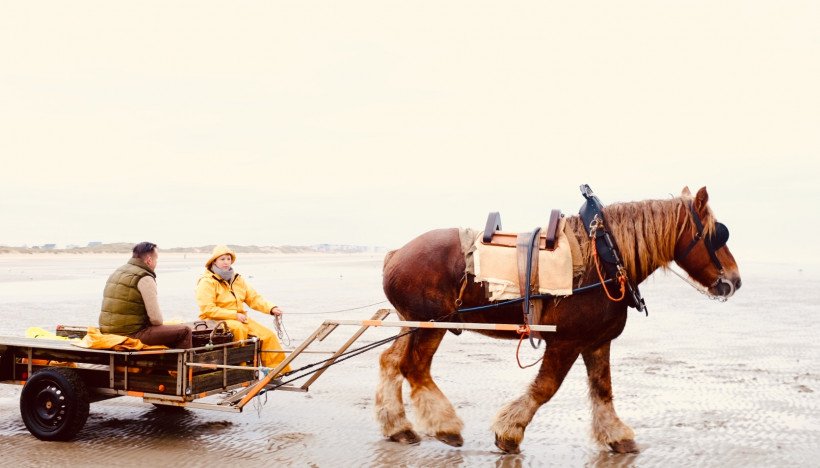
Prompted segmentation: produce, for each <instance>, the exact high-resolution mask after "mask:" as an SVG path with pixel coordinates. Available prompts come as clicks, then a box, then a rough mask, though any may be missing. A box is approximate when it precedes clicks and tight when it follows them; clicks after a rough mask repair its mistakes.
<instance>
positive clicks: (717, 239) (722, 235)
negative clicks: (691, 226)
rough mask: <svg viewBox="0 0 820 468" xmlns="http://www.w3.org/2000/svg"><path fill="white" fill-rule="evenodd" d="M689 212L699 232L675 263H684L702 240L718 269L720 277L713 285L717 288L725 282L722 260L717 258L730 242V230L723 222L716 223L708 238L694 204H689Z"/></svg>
mask: <svg viewBox="0 0 820 468" xmlns="http://www.w3.org/2000/svg"><path fill="white" fill-rule="evenodd" d="M689 212H690V213H691V214H692V221H694V223H695V228H697V231H696V232H695V236H694V237H693V238H692V242H690V243H689V245H688V246H687V247H686V250H684V251H683V253H682V254H681V255H680V256H675V261H677V262H679V263H680V262H682V261H683V260H684V259H685V258H686V257H687V256H689V254H690V253H692V249H694V248H695V246H696V245H698V242H700V241H701V240H702V241H703V244H704V246H705V247H706V252H708V253H709V258H710V259H711V260H712V264H713V265H714V266H715V268H717V269H718V277H717V279H716V280H715V282H714V283H713V284H712V286H716V285H717V284H718V283H720V282H721V281H724V280H725V277H724V275H725V270H724V269H723V264H722V263H720V260H719V259H718V258H717V251H718V250H719V249H720V248H721V247H723V246H724V245H726V243H727V242H728V241H729V228H728V227H726V225H725V224H723V223H721V222H715V230H714V232H712V233H711V234H710V235H708V236H704V235H703V232H704V226H703V221H701V219H700V216H698V212H697V211H695V206H694V204H693V203H692V202H689Z"/></svg>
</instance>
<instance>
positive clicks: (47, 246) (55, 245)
mask: <svg viewBox="0 0 820 468" xmlns="http://www.w3.org/2000/svg"><path fill="white" fill-rule="evenodd" d="M54 247H57V244H43V245H42V249H43V250H54Z"/></svg>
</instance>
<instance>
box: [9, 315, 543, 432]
mask: <svg viewBox="0 0 820 468" xmlns="http://www.w3.org/2000/svg"><path fill="white" fill-rule="evenodd" d="M391 312H392V310H391V309H380V310H379V311H377V312H376V313H375V314H374V315H373V317H372V318H371V319H370V320H326V321H325V322H324V323H322V324H321V325H320V326H319V327H318V328H317V329H316V330H315V331H314V332H313V333H312V334H311V335H310V336H309V337H308V338H307V339H306V340H305V341H303V342H302V343H301V344H300V345H299V346H298V347H296V348H295V349H293V350H287V351H282V352H283V353H285V354H286V357H285V360H284V361H283V362H282V363H281V364H279V366H277V367H276V368H275V369H267V368H264V367H260V366H258V364H257V363H258V362H259V353H260V346H259V342H258V341H257V340H256V339H255V338H252V339H250V340H244V341H238V342H233V343H226V344H219V345H213V346H207V347H200V348H193V349H185V350H180V349H168V350H154V351H131V352H123V351H109V350H95V349H86V348H81V347H78V346H75V345H73V344H71V343H70V342H68V341H59V340H48V339H36V338H20V337H8V336H0V383H6V384H17V385H22V386H23V390H22V392H21V395H20V413H21V416H22V419H23V422H24V423H25V425H26V428H28V430H29V431H30V432H31V433H32V434H33V435H34V436H35V437H37V438H39V439H42V440H70V439H72V438H73V437H74V436H75V435H76V434H77V433H78V432H79V431H80V429H82V428H83V426H84V425H85V422H86V420H87V418H88V412H89V404H90V403H93V402H96V401H101V400H105V399H109V398H114V397H119V396H132V397H139V398H142V399H143V401H145V402H147V403H152V404H155V405H158V406H163V407H188V408H198V409H208V410H218V411H230V412H241V411H242V408H243V407H244V406H245V405H246V404H247V403H248V402H250V400H251V399H253V398H254V397H256V396H258V395H260V394H262V393H264V392H265V391H267V389H268V388H270V387H269V386H268V384H270V383H271V381H272V379H273V377H274V376H275V375H277V374H279V372H280V371H281V370H282V369H283V368H284V367H285V366H287V365H288V364H290V363H291V362H292V361H293V360H294V359H295V358H296V357H298V356H299V355H301V354H303V353H328V354H330V355H331V356H330V357H329V358H326V359H323V360H321V361H320V366H319V367H318V369H315V370H312V371H310V372H309V373H308V374H309V377H308V379H307V380H306V381H305V382H304V383H302V384H301V385H299V386H296V385H280V386H277V387H276V388H275V389H276V390H280V391H281V390H288V391H299V392H307V391H308V388H309V387H310V385H311V384H312V383H313V382H315V381H316V379H318V378H319V376H321V375H322V373H324V372H325V370H327V368H328V367H329V366H331V365H332V364H333V363H334V362H335V361H336V360H337V359H339V358H340V357H341V356H343V355H344V354H345V352H346V351H347V350H348V348H349V347H350V346H351V345H352V344H353V343H354V342H355V341H356V340H358V338H359V337H360V336H361V335H362V334H363V333H364V332H365V331H366V330H367V329H368V328H370V327H402V328H405V329H412V328H447V329H468V330H469V329H481V328H484V329H486V328H491V329H496V330H512V331H514V330H515V329H516V328H517V325H507V324H472V323H460V322H458V323H451V322H448V323H436V322H403V321H392V322H384V321H383V319H384V318H385V317H387V315H389V314H390V313H391ZM339 325H357V326H359V329H358V331H357V332H355V333H354V334H353V335H352V336H351V337H350V338H349V339H348V340H347V341H345V342H344V344H342V345H341V346H340V347H339V348H338V349H336V350H333V351H312V350H308V347H309V346H311V345H312V344H313V343H315V342H316V341H323V340H324V339H325V338H326V337H327V336H328V335H330V333H332V332H333V331H334V330H336V328H337V327H338V326H339ZM531 328H532V329H533V330H536V331H544V332H550V331H555V327H554V326H549V325H542V326H532V327H531ZM260 370H264V371H266V372H267V375H266V376H265V377H263V378H262V379H261V380H260V379H259V371H260ZM304 376H305V377H307V374H306V375H304ZM213 395H221V397H220V398H218V399H217V400H216V401H210V400H213V399H207V400H206V398H207V397H211V396H213Z"/></svg>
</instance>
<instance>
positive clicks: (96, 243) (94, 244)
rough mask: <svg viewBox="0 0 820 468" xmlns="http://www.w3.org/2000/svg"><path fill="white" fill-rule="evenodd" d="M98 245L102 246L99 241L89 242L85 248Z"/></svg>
mask: <svg viewBox="0 0 820 468" xmlns="http://www.w3.org/2000/svg"><path fill="white" fill-rule="evenodd" d="M98 245H102V242H100V241H91V242H89V243H88V246H87V247H96V246H98Z"/></svg>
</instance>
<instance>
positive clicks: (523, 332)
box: [515, 324, 546, 369]
mask: <svg viewBox="0 0 820 468" xmlns="http://www.w3.org/2000/svg"><path fill="white" fill-rule="evenodd" d="M516 333H518V335H519V338H518V347H517V348H515V360H516V362H518V367H520V368H521V369H526V368H528V367H532V366H534V365H536V364H538V363H539V362H541V360H542V359H544V356H541V357H540V358H538V360H537V361H535V362H533V363H532V364H527V365H526V366H525V365H523V364H521V358H520V357H519V352H520V351H521V342H523V341H524V337H525V336H530V333H532V332H531V331H530V326H529V325H526V324H525V325H521V326H520V327H518V330H517V331H516ZM545 352H546V351H545Z"/></svg>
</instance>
